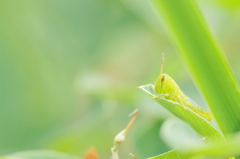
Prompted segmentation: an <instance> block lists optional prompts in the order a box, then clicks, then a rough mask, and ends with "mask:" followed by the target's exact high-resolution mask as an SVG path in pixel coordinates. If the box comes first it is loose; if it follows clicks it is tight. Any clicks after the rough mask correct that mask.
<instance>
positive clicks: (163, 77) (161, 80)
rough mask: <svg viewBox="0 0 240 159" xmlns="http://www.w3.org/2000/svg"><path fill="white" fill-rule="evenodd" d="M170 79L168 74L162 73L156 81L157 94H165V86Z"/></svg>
mask: <svg viewBox="0 0 240 159" xmlns="http://www.w3.org/2000/svg"><path fill="white" fill-rule="evenodd" d="M168 79H169V76H168V75H167V74H164V73H162V74H160V75H159V76H158V78H157V80H156V82H155V90H156V92H157V94H163V93H164V92H163V88H164V86H165V85H166V81H167V80H168Z"/></svg>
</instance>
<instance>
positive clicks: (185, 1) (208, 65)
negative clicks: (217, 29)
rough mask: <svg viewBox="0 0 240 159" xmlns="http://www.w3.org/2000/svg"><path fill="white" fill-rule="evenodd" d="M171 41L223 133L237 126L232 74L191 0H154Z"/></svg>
mask: <svg viewBox="0 0 240 159" xmlns="http://www.w3.org/2000/svg"><path fill="white" fill-rule="evenodd" d="M154 3H155V5H156V8H157V10H158V11H159V12H160V14H161V16H162V17H163V19H164V22H165V23H166V24H167V27H168V31H169V33H170V35H171V37H172V40H173V42H174V43H175V45H176V47H177V48H178V50H179V53H180V55H181V57H182V58H183V60H184V62H185V63H186V65H187V68H188V69H189V71H190V73H191V75H192V77H193V79H194V81H195V82H196V84H197V86H198V88H199V89H200V91H201V92H202V94H203V95H204V97H205V99H206V101H207V103H208V105H209V106H210V109H211V110H212V113H213V115H214V117H215V119H216V121H217V123H218V125H219V127H220V129H221V130H222V132H223V133H224V135H227V134H232V133H234V132H237V131H239V130H240V124H239V123H240V116H239V112H240V107H239V106H240V94H239V90H238V88H237V84H236V82H235V79H234V78H233V74H232V72H231V71H230V69H229V66H228V64H227V62H226V59H225V58H224V56H223V54H222V52H221V50H220V49H219V47H218V45H217V44H216V42H215V40H214V39H213V37H212V36H211V34H210V33H209V30H208V28H207V26H206V24H205V22H204V20H203V18H202V16H201V14H200V12H199V10H198V8H197V7H196V4H195V3H194V1H193V0H182V1H181V0H180V1H178V0H177V1H176V0H154Z"/></svg>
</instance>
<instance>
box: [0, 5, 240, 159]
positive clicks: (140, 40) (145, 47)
mask: <svg viewBox="0 0 240 159" xmlns="http://www.w3.org/2000/svg"><path fill="white" fill-rule="evenodd" d="M197 2H198V5H199V7H200V9H201V11H202V12H203V14H204V17H205V19H206V21H207V23H208V25H209V27H210V30H211V31H212V33H213V34H214V36H215V37H216V38H217V39H218V41H219V43H220V45H221V46H222V49H223V50H224V52H225V55H226V57H227V59H228V61H229V63H230V65H231V67H232V69H233V71H234V73H235V76H236V78H237V79H238V81H240V71H239V69H240V63H239V59H240V54H239V53H238V52H239V51H238V50H239V49H240V32H239V28H240V2H239V1H237V0H236V1H234V0H232V1H227V0H215V1H211V2H208V1H206V0H205V1H200V0H199V1H197ZM159 19H160V20H159ZM162 52H164V53H165V68H164V72H166V73H168V74H169V75H170V76H172V77H173V79H175V80H176V82H177V83H178V84H179V85H180V87H181V89H182V90H183V91H184V93H185V94H187V95H188V96H189V97H191V98H192V99H193V100H194V101H195V102H196V103H197V104H198V105H200V106H202V107H205V109H207V108H206V104H205V103H204V101H203V99H202V97H201V95H200V94H199V93H198V91H197V89H196V88H195V86H194V84H193V82H192V80H191V78H190V76H189V74H188V72H187V71H186V69H185V68H184V64H183V63H182V62H181V60H180V58H179V57H178V55H177V52H176V50H175V49H174V47H173V46H172V44H171V42H170V41H169V39H168V35H167V33H166V31H165V29H164V25H162V24H161V17H158V16H157V14H156V12H155V10H154V7H153V6H152V5H151V1H148V0H115V1H112V0H100V1H99V0H89V1H87V0H68V1H64V0H41V1H38V0H24V1H21V0H1V1H0V80H1V81H0V154H1V155H6V154H9V153H12V152H15V151H22V150H35V149H51V150H58V151H62V152H66V153H70V154H73V155H78V156H82V155H83V154H84V152H85V151H86V150H87V149H88V148H89V147H91V146H94V147H95V148H96V149H97V152H98V153H99V156H100V157H101V158H109V157H110V156H111V153H110V148H111V147H112V143H113V138H114V137H115V135H116V134H117V133H118V132H120V131H121V130H122V129H123V128H124V127H125V126H126V124H127V122H128V121H129V119H130V118H129V117H127V115H128V114H129V113H131V112H132V111H133V110H134V109H136V108H138V109H139V110H140V114H139V117H138V119H137V121H136V123H135V125H134V126H133V127H132V129H131V130H130V132H129V134H128V136H127V138H126V141H125V142H124V143H122V145H121V148H120V158H130V157H129V155H128V153H129V152H131V153H133V154H135V155H136V156H137V157H138V158H146V157H150V156H154V155H158V154H160V153H163V152H165V151H168V150H170V149H171V148H172V146H171V144H169V143H168V141H165V140H164V139H161V137H160V136H161V135H159V129H160V126H161V124H162V123H163V122H164V121H165V120H166V119H167V118H169V117H170V116H171V115H170V114H169V113H168V112H167V111H166V110H164V109H163V108H161V107H160V106H159V105H158V104H157V103H155V102H154V101H152V100H150V98H149V97H148V96H146V94H145V93H143V92H142V91H141V90H139V89H137V88H136V86H139V85H143V84H148V83H154V81H155V80H156V78H157V76H158V74H159V68H160V64H161V53H162Z"/></svg>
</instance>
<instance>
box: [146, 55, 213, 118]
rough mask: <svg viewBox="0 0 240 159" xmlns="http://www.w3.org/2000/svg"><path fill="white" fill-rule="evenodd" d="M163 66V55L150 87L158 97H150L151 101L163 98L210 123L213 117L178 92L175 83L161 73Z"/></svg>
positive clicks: (178, 89)
mask: <svg viewBox="0 0 240 159" xmlns="http://www.w3.org/2000/svg"><path fill="white" fill-rule="evenodd" d="M163 66H164V54H162V64H161V69H160V75H159V76H158V78H157V80H156V82H155V85H151V87H152V88H154V89H155V91H156V93H157V94H158V95H157V96H155V97H152V99H155V98H159V97H163V96H164V97H165V98H166V99H168V100H172V101H174V102H177V103H179V104H180V105H181V106H183V107H184V108H185V107H187V108H189V109H190V110H192V111H193V112H195V113H197V114H198V115H200V116H201V117H203V118H205V119H207V120H208V121H211V120H212V119H213V117H212V115H211V113H210V112H208V111H206V110H203V109H201V108H199V107H197V106H195V105H193V104H192V103H191V102H190V101H189V100H188V99H187V97H186V96H185V95H184V94H183V92H182V91H181V90H180V88H179V86H178V85H177V83H176V82H175V81H174V80H173V79H172V78H171V77H170V76H169V75H167V74H164V73H162V72H163Z"/></svg>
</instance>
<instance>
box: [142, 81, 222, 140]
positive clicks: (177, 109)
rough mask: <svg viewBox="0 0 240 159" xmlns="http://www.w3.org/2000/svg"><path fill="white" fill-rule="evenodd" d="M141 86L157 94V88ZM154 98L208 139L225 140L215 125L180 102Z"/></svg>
mask: <svg viewBox="0 0 240 159" xmlns="http://www.w3.org/2000/svg"><path fill="white" fill-rule="evenodd" d="M139 88H141V89H142V90H143V91H145V92H146V93H148V94H149V95H150V96H151V97H154V96H156V92H155V90H154V89H153V88H151V87H150V86H149V85H144V86H140V87H139ZM154 100H156V101H157V102H158V103H160V104H161V105H162V106H163V107H165V108H166V109H167V110H169V111H170V112H171V113H172V114H174V115H175V116H177V117H179V118H180V119H182V120H183V121H185V122H187V123H188V124H189V125H190V126H191V127H192V128H193V129H194V130H195V131H196V132H197V133H198V134H200V135H201V136H203V137H204V138H206V139H207V140H208V141H211V142H212V143H218V142H220V141H224V140H225V139H224V137H223V136H222V135H221V134H220V133H219V132H218V131H217V130H216V129H215V128H214V127H213V125H211V124H210V123H209V122H208V121H207V120H206V119H204V118H202V117H201V116H199V115H198V114H196V113H195V112H193V111H191V110H190V109H188V108H183V107H182V106H181V105H180V104H178V103H176V102H174V101H171V100H167V99H163V98H155V99H154Z"/></svg>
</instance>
